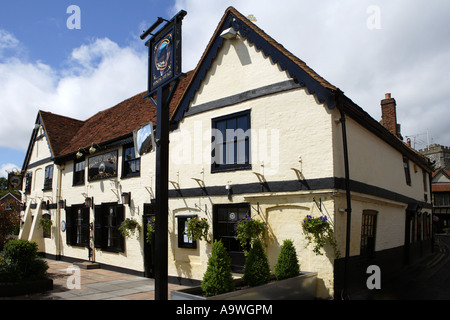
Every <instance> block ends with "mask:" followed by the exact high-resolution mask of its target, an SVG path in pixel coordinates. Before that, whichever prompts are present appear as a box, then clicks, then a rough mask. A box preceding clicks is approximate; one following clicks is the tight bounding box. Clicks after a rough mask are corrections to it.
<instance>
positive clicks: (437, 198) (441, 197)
mask: <svg viewBox="0 0 450 320" xmlns="http://www.w3.org/2000/svg"><path fill="white" fill-rule="evenodd" d="M433 198H434V206H435V207H448V206H449V205H450V193H449V192H435V193H434V195H433Z"/></svg>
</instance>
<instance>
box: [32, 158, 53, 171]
mask: <svg viewBox="0 0 450 320" xmlns="http://www.w3.org/2000/svg"><path fill="white" fill-rule="evenodd" d="M47 163H50V164H53V160H52V158H45V159H42V160H39V161H36V162H33V163H32V164H29V165H28V168H27V169H33V168H35V167H38V166H40V165H43V164H47Z"/></svg>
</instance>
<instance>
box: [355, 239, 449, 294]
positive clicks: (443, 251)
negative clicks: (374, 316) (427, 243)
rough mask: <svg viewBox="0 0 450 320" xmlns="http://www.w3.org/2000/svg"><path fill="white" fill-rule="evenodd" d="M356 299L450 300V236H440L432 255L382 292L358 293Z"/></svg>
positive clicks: (407, 268)
mask: <svg viewBox="0 0 450 320" xmlns="http://www.w3.org/2000/svg"><path fill="white" fill-rule="evenodd" d="M350 298H351V299H353V300H450V236H449V235H444V234H440V235H436V242H435V249H434V252H433V253H432V254H430V255H429V256H427V257H425V258H424V259H421V260H419V261H417V262H416V263H414V264H412V265H409V266H407V267H405V268H404V269H403V270H402V271H401V272H400V273H399V275H398V277H396V278H395V280H393V281H392V282H391V283H388V284H387V285H386V286H383V287H382V288H381V290H372V291H369V290H365V291H361V292H357V293H354V294H353V295H352V296H351V297H350Z"/></svg>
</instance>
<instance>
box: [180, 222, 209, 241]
mask: <svg viewBox="0 0 450 320" xmlns="http://www.w3.org/2000/svg"><path fill="white" fill-rule="evenodd" d="M208 231H209V224H208V219H205V218H201V219H199V218H198V217H193V218H191V219H189V221H188V225H187V229H186V235H187V237H188V238H189V239H190V240H193V241H197V240H205V241H206V242H207V243H211V242H210V241H209V240H208Z"/></svg>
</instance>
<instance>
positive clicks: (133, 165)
mask: <svg viewBox="0 0 450 320" xmlns="http://www.w3.org/2000/svg"><path fill="white" fill-rule="evenodd" d="M122 157H123V166H122V178H126V177H136V176H139V175H140V173H141V159H140V158H136V155H135V149H134V145H133V144H129V145H125V146H123V155H122Z"/></svg>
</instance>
